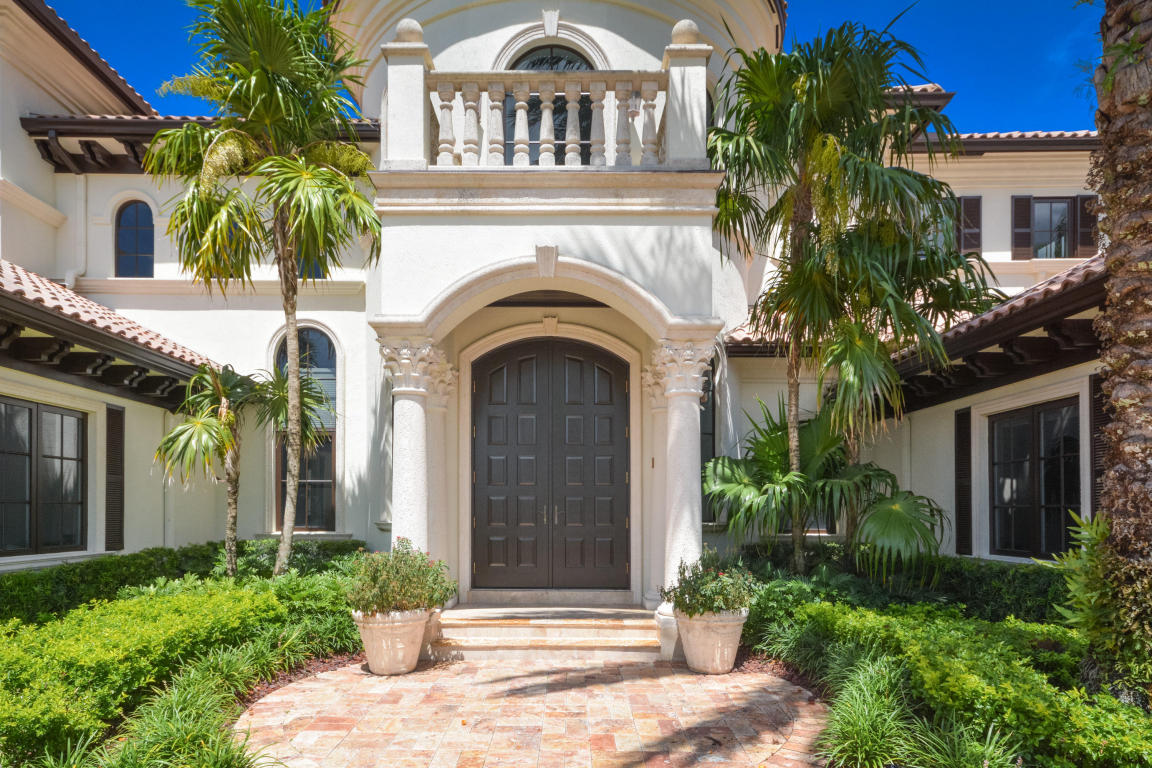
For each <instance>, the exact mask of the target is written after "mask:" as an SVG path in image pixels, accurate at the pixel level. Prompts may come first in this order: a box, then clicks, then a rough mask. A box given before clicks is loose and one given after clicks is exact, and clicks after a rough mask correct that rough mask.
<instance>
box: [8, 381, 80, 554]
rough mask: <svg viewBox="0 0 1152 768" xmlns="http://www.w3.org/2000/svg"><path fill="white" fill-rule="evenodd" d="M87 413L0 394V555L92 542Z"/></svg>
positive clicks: (73, 547) (77, 547) (58, 549)
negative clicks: (89, 532) (88, 497)
mask: <svg viewBox="0 0 1152 768" xmlns="http://www.w3.org/2000/svg"><path fill="white" fill-rule="evenodd" d="M85 427H86V422H85V417H84V414H82V413H78V412H76V411H70V410H66V409H63V408H55V407H52V406H48V405H41V404H38V403H31V402H26V401H23V400H14V399H11V398H0V555H19V554H36V553H41V552H66V551H74V550H82V549H85V547H86V543H87V528H88V525H87V524H88V520H87V494H86V486H87V456H86V454H87V445H86V439H85Z"/></svg>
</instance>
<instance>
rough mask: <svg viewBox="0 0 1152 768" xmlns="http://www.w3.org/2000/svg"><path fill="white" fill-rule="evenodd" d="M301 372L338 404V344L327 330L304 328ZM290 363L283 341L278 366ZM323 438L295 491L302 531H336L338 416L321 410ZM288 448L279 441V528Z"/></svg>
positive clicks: (303, 465)
mask: <svg viewBox="0 0 1152 768" xmlns="http://www.w3.org/2000/svg"><path fill="white" fill-rule="evenodd" d="M297 338H298V339H299V340H300V375H301V376H310V377H311V378H312V379H313V380H314V381H315V382H316V383H317V384H319V385H320V388H321V389H322V390H323V391H324V396H325V397H326V398H327V400H328V402H329V404H330V405H331V406H332V409H333V410H334V409H335V406H336V385H337V378H336V345H335V344H334V343H333V342H332V339H331V338H329V337H328V335H327V334H326V333H324V332H323V331H321V330H318V329H316V328H301V329H300V330H299V331H298V333H297ZM287 365H288V349H287V345H286V344H285V343H284V342H280V347H279V349H277V351H276V367H277V368H278V369H279V370H281V371H283V370H285V369H286V368H287ZM320 419H321V426H322V427H323V430H324V437H323V439H322V440H321V441H320V444H319V445H318V446H317V447H316V450H315V451H314V452H313V453H312V454H311V455H309V456H304V457H303V458H302V459H301V461H300V485H299V489H298V492H297V494H296V528H297V529H299V530H302V531H334V530H336V451H335V446H334V444H335V437H336V415H335V414H334V413H333V411H332V410H324V411H321V414H320ZM287 453H288V451H287V448H286V446H285V443H284V440H283V439H277V441H276V528H277V529H280V528H282V527H283V525H284V499H285V490H286V488H287V479H288V473H287V466H286V459H287Z"/></svg>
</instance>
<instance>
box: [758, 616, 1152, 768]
mask: <svg viewBox="0 0 1152 768" xmlns="http://www.w3.org/2000/svg"><path fill="white" fill-rule="evenodd" d="M838 643H852V644H856V645H859V646H864V647H869V648H874V649H876V650H878V651H880V652H881V653H884V654H888V655H891V656H893V657H895V658H896V659H898V660H899V661H900V662H901V663H902V664H904V665H905V666H906V667H907V669H908V670H909V679H908V685H909V688H910V693H911V694H912V696H913V698H914V699H915V700H916V701H918V702H920V704H921V706H923V707H924V708H926V709H927V711H928V713H929V714H930V715H931V716H933V717H936V718H941V719H947V718H955V719H959V720H960V721H962V722H965V723H971V724H973V725H975V726H976V727H978V728H980V729H987V728H988V727H990V726H994V727H996V728H998V729H1000V731H1001V732H1003V733H1005V734H1007V735H1009V736H1010V737H1012V738H1013V739H1016V740H1018V742H1019V744H1020V748H1021V752H1022V756H1023V758H1024V762H1025V764H1028V765H1043V766H1046V768H1077V767H1078V766H1086V765H1091V766H1096V767H1097V768H1139V767H1142V766H1144V767H1147V766H1152V718H1149V716H1148V715H1146V714H1145V713H1144V712H1143V711H1142V710H1140V709H1138V708H1135V707H1130V706H1127V705H1124V704H1121V703H1120V702H1118V701H1116V700H1115V699H1113V698H1112V697H1110V696H1107V695H1096V696H1089V695H1087V694H1085V693H1084V692H1083V691H1082V690H1080V689H1078V688H1075V687H1074V685H1075V680H1076V677H1077V672H1078V670H1077V664H1078V662H1079V659H1080V658H1081V657H1082V655H1083V653H1084V651H1085V643H1084V641H1083V639H1082V638H1080V636H1079V635H1078V634H1077V633H1076V632H1074V631H1072V630H1069V629H1065V628H1063V627H1059V626H1056V625H1045V624H1034V623H1028V622H1022V621H1018V620H1015V619H1010V620H1007V621H1003V622H986V621H980V620H976V619H969V618H964V617H962V616H961V615H960V614H959V613H958V611H956V610H955V609H940V608H935V607H930V606H924V605H920V606H912V607H897V608H892V609H889V610H886V611H875V610H869V609H864V608H854V607H852V606H848V605H837V604H833V603H826V602H822V603H810V604H806V605H801V606H799V607H798V608H796V609H795V611H794V618H793V620H792V621H791V622H788V621H785V622H781V623H780V624H777V625H776V626H774V627H769V628H768V629H767V630H766V632H765V636H764V639H763V645H764V647H765V648H767V649H769V650H772V651H774V652H776V653H778V654H779V655H781V656H783V657H784V658H785V660H787V661H789V662H791V663H793V664H796V665H797V666H800V667H801V668H803V669H804V670H805V671H806V672H808V673H809V674H814V675H816V676H820V675H822V674H823V673H824V672H825V671H826V670H824V669H823V668H822V667H823V665H826V664H827V663H828V653H827V649H828V648H829V647H832V646H834V645H836V644H838Z"/></svg>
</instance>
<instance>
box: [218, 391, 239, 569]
mask: <svg viewBox="0 0 1152 768" xmlns="http://www.w3.org/2000/svg"><path fill="white" fill-rule="evenodd" d="M220 423H221V424H222V425H223V428H224V430H225V432H227V433H231V435H232V443H231V444H230V445H228V446H226V447H225V448H224V487H225V490H226V492H227V494H228V512H227V515H226V517H225V518H224V567H225V572H226V573H227V574H228V575H229V576H235V575H236V521H237V520H238V519H239V517H240V434H239V430H238V428H237V427H236V426H235V424H236V414H234V413H232V411H231V403H230V402H229V400H228V398H227V397H222V398H220Z"/></svg>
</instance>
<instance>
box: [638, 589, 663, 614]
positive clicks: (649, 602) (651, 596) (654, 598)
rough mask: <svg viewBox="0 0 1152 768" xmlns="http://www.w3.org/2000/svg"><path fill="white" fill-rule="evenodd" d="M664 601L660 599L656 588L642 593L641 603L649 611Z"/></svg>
mask: <svg viewBox="0 0 1152 768" xmlns="http://www.w3.org/2000/svg"><path fill="white" fill-rule="evenodd" d="M662 602H664V601H663V600H661V599H660V593H659V592H658V591H656V590H651V591H649V592H645V593H644V600H643V603H642V604H643V605H644V607H645V608H647V609H648V610H650V611H654V610H656V609H657V608H659V607H660V603H662Z"/></svg>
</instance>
